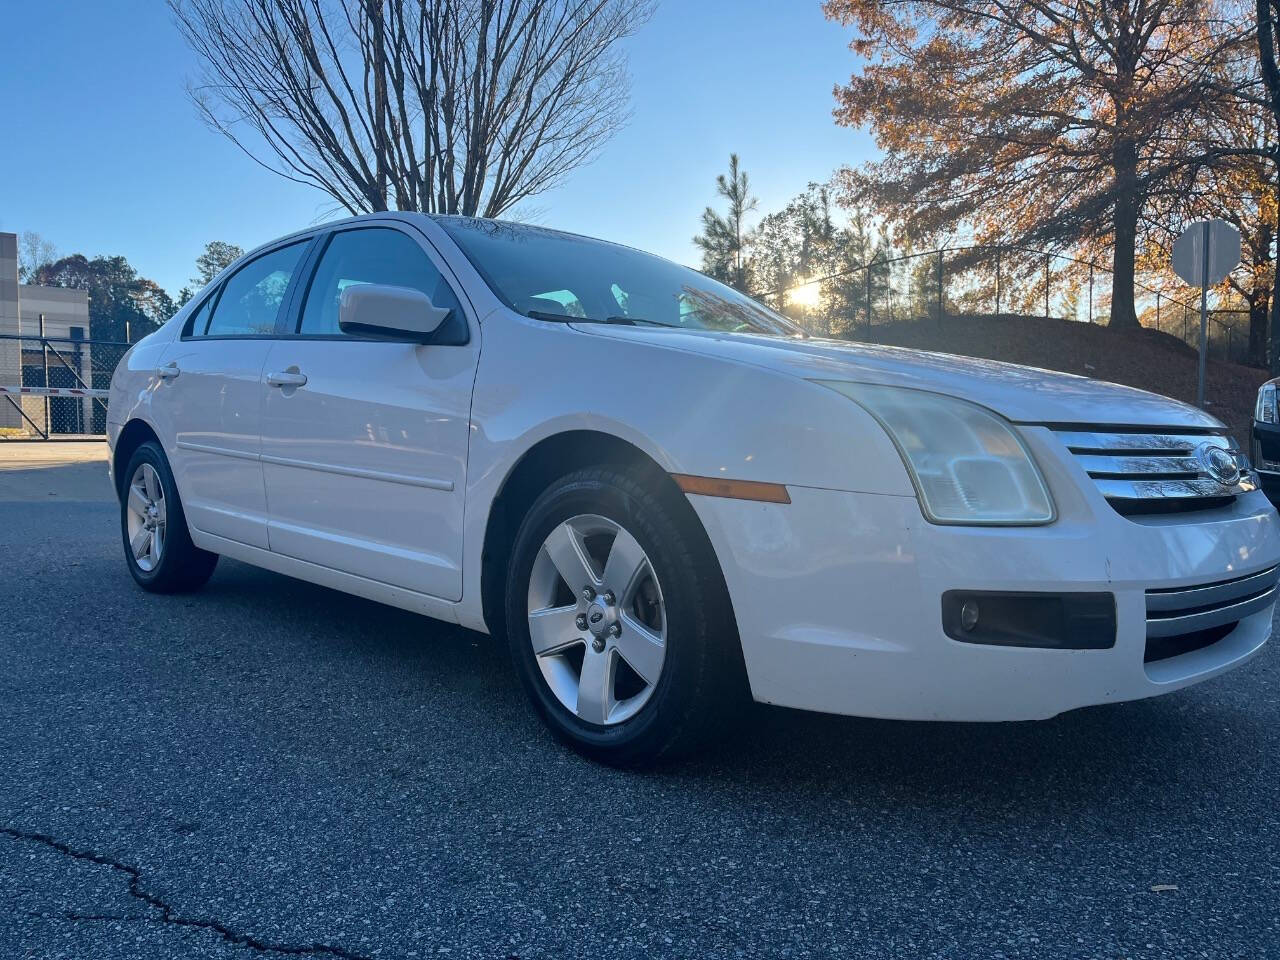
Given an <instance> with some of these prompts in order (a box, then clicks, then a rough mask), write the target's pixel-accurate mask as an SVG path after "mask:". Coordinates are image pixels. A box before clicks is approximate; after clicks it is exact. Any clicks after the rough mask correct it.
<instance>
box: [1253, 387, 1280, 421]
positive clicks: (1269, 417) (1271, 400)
mask: <svg viewBox="0 0 1280 960" xmlns="http://www.w3.org/2000/svg"><path fill="white" fill-rule="evenodd" d="M1253 419H1255V420H1257V421H1258V422H1259V423H1275V422H1276V385H1275V384H1274V383H1264V384H1263V385H1262V386H1261V387H1259V388H1258V403H1257V405H1256V406H1255V407H1254V408H1253Z"/></svg>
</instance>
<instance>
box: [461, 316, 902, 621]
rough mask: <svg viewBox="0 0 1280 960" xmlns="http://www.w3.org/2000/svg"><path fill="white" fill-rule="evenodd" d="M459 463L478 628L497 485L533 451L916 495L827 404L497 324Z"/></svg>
mask: <svg viewBox="0 0 1280 960" xmlns="http://www.w3.org/2000/svg"><path fill="white" fill-rule="evenodd" d="M486 328H487V330H486V337H485V349H484V353H483V354H482V356H481V359H480V364H479V369H478V371H477V375H476V385H475V393H474V399H473V403H472V431H471V441H470V449H469V451H468V471H467V472H468V479H467V497H466V517H465V521H464V527H465V539H466V543H465V547H464V551H463V552H464V556H465V557H466V562H465V571H464V583H465V586H464V591H463V595H464V600H463V605H464V608H465V609H464V610H463V611H461V614H460V616H461V619H463V622H464V623H467V624H468V625H471V626H480V627H482V626H483V616H482V613H481V611H480V605H481V600H480V582H481V557H482V553H483V546H484V537H485V531H486V528H487V526H488V521H489V513H490V510H491V508H492V505H493V503H494V500H495V499H496V498H497V496H498V494H499V492H500V491H501V489H502V486H503V484H504V483H505V481H506V478H507V477H508V476H509V475H510V473H511V471H512V470H513V469H514V468H515V466H516V465H517V464H518V463H519V461H520V459H521V458H522V457H523V456H524V455H525V454H526V453H527V452H528V451H529V450H530V449H532V448H533V447H534V446H535V445H536V444H538V443H539V442H540V441H542V440H545V439H547V438H548V437H551V436H554V435H556V434H560V433H565V432H568V431H576V430H589V431H595V432H600V433H605V434H609V435H611V436H614V437H617V438H619V439H621V440H624V441H626V442H627V443H630V444H631V445H632V446H634V447H636V448H637V449H639V450H641V451H642V452H644V453H645V454H646V455H647V456H649V457H650V458H651V459H653V460H654V461H655V462H656V463H657V464H658V465H659V466H661V467H662V469H664V470H666V471H668V472H670V473H682V474H691V475H694V476H705V477H717V478H723V479H734V480H749V481H757V482H764V483H780V484H785V485H788V486H800V487H814V488H822V489H830V490H847V491H856V492H863V493H880V494H893V495H899V496H903V495H905V496H914V491H913V487H912V485H911V481H910V478H909V477H908V476H907V473H906V469H905V468H904V467H903V465H902V460H901V458H900V457H899V456H898V453H897V451H896V449H895V448H894V446H893V444H892V443H891V442H890V440H889V438H888V436H887V435H886V434H885V433H884V430H883V429H882V428H881V427H880V425H879V424H878V423H877V422H876V421H875V420H874V419H873V418H872V417H871V416H870V415H869V414H868V413H867V412H866V411H865V410H863V409H862V408H861V407H860V406H858V405H857V404H855V403H853V402H852V401H850V400H848V399H846V398H845V397H843V396H841V395H840V394H837V393H836V392H835V391H833V390H830V389H828V388H826V387H823V386H819V385H818V384H815V383H812V382H809V381H806V380H803V379H799V378H796V377H793V376H791V375H788V374H785V373H781V372H778V371H774V370H770V369H767V368H764V367H759V366H755V365H753V364H750V363H744V362H741V361H737V360H729V359H725V358H720V357H714V356H706V355H703V354H697V353H693V352H690V351H685V350H681V349H678V348H674V347H672V346H670V345H668V344H664V342H663V334H662V332H661V331H654V334H653V336H652V337H651V338H646V339H643V340H641V339H639V338H636V339H629V340H625V341H622V340H617V339H613V338H608V337H600V336H595V335H592V334H591V333H589V332H586V331H583V330H578V329H575V328H573V327H571V326H568V325H566V324H561V323H553V322H546V321H538V320H531V319H528V318H525V317H522V316H519V315H517V314H514V313H510V312H507V311H503V312H499V313H497V314H495V315H492V316H490V317H488V318H487V319H486Z"/></svg>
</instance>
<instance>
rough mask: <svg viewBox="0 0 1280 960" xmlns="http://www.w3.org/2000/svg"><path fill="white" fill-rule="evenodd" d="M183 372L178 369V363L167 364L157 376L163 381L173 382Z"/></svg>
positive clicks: (158, 371) (157, 372)
mask: <svg viewBox="0 0 1280 960" xmlns="http://www.w3.org/2000/svg"><path fill="white" fill-rule="evenodd" d="M181 372H182V371H181V370H179V369H178V365H177V364H176V363H172V362H170V363H166V364H165V365H164V366H163V367H161V368H160V369H159V370H157V371H156V376H157V377H159V378H160V379H161V380H173V379H174V378H175V377H177V376H178V374H180V373H181Z"/></svg>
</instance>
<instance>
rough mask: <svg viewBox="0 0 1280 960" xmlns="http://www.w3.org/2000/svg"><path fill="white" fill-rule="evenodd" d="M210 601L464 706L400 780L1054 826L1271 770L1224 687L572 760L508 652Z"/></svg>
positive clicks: (227, 576) (275, 597)
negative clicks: (1014, 818)
mask: <svg viewBox="0 0 1280 960" xmlns="http://www.w3.org/2000/svg"><path fill="white" fill-rule="evenodd" d="M197 596H198V597H200V598H202V599H200V601H199V602H200V603H216V604H218V605H219V606H224V605H227V604H231V605H236V606H239V605H243V606H244V607H245V608H246V612H250V611H252V612H253V613H254V616H255V617H257V618H259V619H260V621H261V623H262V628H263V630H264V631H265V632H268V633H270V632H276V631H280V632H282V633H285V634H288V635H291V636H295V637H298V638H299V640H300V643H301V644H302V646H301V647H299V648H298V649H300V650H305V651H307V655H308V656H315V657H319V658H327V659H331V660H335V661H336V667H335V669H339V670H344V671H350V670H352V669H353V668H355V667H356V666H357V665H358V666H359V668H360V670H361V671H363V675H364V676H365V677H366V678H368V679H367V681H366V682H367V683H368V684H369V685H371V689H370V690H368V691H365V695H368V696H374V695H377V694H378V689H377V688H379V687H385V688H390V687H391V686H393V685H394V684H393V683H392V681H395V684H399V686H397V687H396V689H398V690H400V691H402V695H403V696H404V697H405V700H406V704H409V703H412V702H413V700H414V699H415V698H416V697H418V696H419V695H422V696H431V695H438V694H441V693H445V692H447V693H450V694H461V696H457V697H455V698H454V699H452V700H450V702H449V708H450V710H451V711H453V712H454V716H452V717H451V718H450V725H452V724H459V725H471V726H472V730H471V735H469V736H467V737H461V736H459V737H458V738H457V739H456V740H454V741H452V742H450V743H448V744H446V745H444V746H443V747H442V746H441V744H440V743H438V742H436V743H427V742H426V741H416V742H414V743H411V744H410V743H406V744H404V745H402V748H401V749H400V750H399V751H398V753H399V754H400V758H399V761H398V765H397V766H396V769H397V770H399V771H400V775H403V771H404V769H405V768H406V767H409V768H411V767H413V766H415V765H417V764H425V763H427V762H428V761H429V759H430V756H429V752H430V751H431V750H434V749H449V750H454V751H463V752H464V753H465V752H466V751H475V754H474V759H475V761H476V762H477V763H483V764H491V763H492V762H493V757H494V751H499V752H502V751H507V752H510V751H511V750H513V749H516V750H518V751H519V753H520V756H519V757H518V758H517V759H518V762H520V763H530V762H548V763H553V764H556V765H557V767H558V768H559V769H560V770H561V771H562V772H565V773H567V774H569V775H576V776H578V777H580V778H581V780H582V781H583V782H584V783H599V782H601V781H602V780H603V781H611V780H613V779H614V778H633V779H636V780H637V781H642V782H644V783H646V784H647V785H648V786H649V787H650V788H654V789H659V790H661V791H664V792H665V791H670V790H676V791H678V790H682V789H684V788H685V787H686V786H688V785H690V784H696V785H698V786H699V788H700V789H701V790H702V791H703V792H706V791H710V792H711V793H715V792H717V791H718V792H722V793H723V794H724V795H725V796H726V797H731V796H733V795H736V794H737V793H739V792H740V791H741V790H742V789H743V788H744V787H748V788H749V789H750V790H751V791H752V793H753V795H754V796H755V797H757V798H761V797H765V798H770V797H771V798H774V799H777V800H778V801H780V802H783V803H788V802H800V803H803V802H818V801H821V802H829V803H838V802H848V803H872V804H893V805H896V806H899V807H911V808H916V809H920V808H945V809H948V810H965V809H968V810H978V809H985V810H987V811H997V810H1003V811H1005V812H1006V813H1010V812H1014V811H1020V812H1022V813H1033V814H1034V815H1036V816H1049V815H1052V812H1053V811H1065V810H1068V809H1069V810H1071V811H1072V812H1073V814H1074V813H1078V812H1080V811H1081V810H1087V809H1090V808H1101V807H1107V808H1110V809H1115V806H1116V804H1123V803H1124V802H1125V801H1126V798H1131V799H1133V800H1134V801H1135V802H1139V803H1142V802H1146V800H1147V799H1148V798H1150V797H1155V796H1158V797H1164V798H1169V797H1175V796H1178V795H1180V794H1182V795H1189V794H1196V795H1198V794H1200V793H1202V792H1203V790H1204V787H1205V784H1204V780H1203V777H1204V770H1206V769H1209V768H1217V769H1222V768H1224V767H1228V768H1229V767H1230V766H1231V765H1232V764H1235V763H1241V764H1244V763H1256V744H1257V742H1258V740H1259V739H1260V738H1261V733H1259V734H1258V735H1257V736H1254V735H1252V734H1251V732H1250V728H1251V727H1254V726H1257V725H1259V724H1261V723H1263V721H1264V718H1262V717H1259V716H1258V715H1257V713H1256V712H1255V711H1251V710H1245V709H1244V708H1243V706H1242V705H1241V704H1242V701H1241V700H1240V699H1238V698H1232V697H1217V696H1214V694H1213V691H1214V690H1215V688H1216V685H1217V684H1223V683H1231V682H1233V681H1232V680H1230V679H1226V680H1218V681H1216V682H1212V683H1210V684H1208V685H1206V686H1203V687H1198V688H1194V689H1192V690H1187V691H1182V692H1179V693H1175V694H1173V695H1171V696H1168V697H1161V698H1157V699H1153V700H1145V701H1137V702H1134V703H1127V704H1112V705H1105V706H1099V707H1090V708H1085V709H1082V710H1076V711H1072V712H1070V713H1066V714H1063V715H1061V716H1059V717H1055V718H1053V719H1050V720H1044V721H1035V722H1025V723H989V724H988V723H982V724H961V723H924V722H904V721H888V720H871V719H859V718H852V717H839V716H830V715H823V714H813V713H806V712H802V711H796V710H788V709H783V708H779V707H769V706H764V705H759V704H755V705H749V706H746V707H745V708H744V709H743V710H742V712H741V714H740V716H738V717H737V718H736V719H735V722H734V724H733V727H732V729H731V730H730V732H729V733H728V735H727V736H725V737H724V738H722V739H721V740H719V741H717V742H714V743H713V744H711V745H710V746H708V747H707V748H705V749H704V750H703V751H701V752H699V753H698V754H696V755H694V756H691V757H688V758H685V759H681V760H678V761H672V762H668V763H664V764H661V765H659V766H657V767H656V768H652V769H649V770H642V771H615V770H611V769H609V768H606V767H601V766H599V765H597V764H593V763H590V762H589V761H586V760H582V759H581V758H577V757H574V756H572V755H571V754H568V753H567V752H566V750H565V748H564V747H562V746H560V745H558V744H557V743H555V742H554V741H553V739H552V738H551V737H550V736H549V735H548V734H546V732H545V731H544V730H543V729H542V728H541V725H540V724H539V722H538V720H537V719H536V718H535V717H534V715H533V713H532V711H531V710H530V709H528V708H527V707H526V706H525V704H524V694H523V692H522V691H521V690H520V687H519V684H518V682H517V680H516V678H515V676H514V673H513V671H512V669H511V665H510V660H509V657H508V654H507V650H506V645H505V643H504V642H498V641H495V640H494V639H493V638H490V637H487V636H484V635H482V634H479V633H476V632H473V631H469V630H465V629H462V628H460V627H457V626H450V625H446V624H442V623H439V622H437V621H434V620H430V619H428V618H425V617H421V616H418V615H416V614H412V613H409V612H406V611H401V610H397V609H394V608H391V607H387V606H384V605H382V604H378V603H374V602H372V601H366V600H361V599H359V598H355V597H350V596H347V595H345V594H342V593H339V592H337V591H334V590H329V589H326V588H324V587H319V586H315V585H313V584H310V583H306V582H303V581H299V580H293V579H291V578H288V577H283V576H278V575H275V574H270V573H266V572H264V571H260V570H256V569H253V568H251V567H247V566H244V565H241V564H235V563H224V564H223V566H222V567H220V568H219V572H218V573H217V574H216V575H215V577H214V580H213V581H212V582H211V583H210V585H209V587H208V588H206V591H205V593H203V594H200V595H197ZM1246 669H1249V668H1246ZM1237 682H1239V681H1237ZM1224 730H1230V731H1231V732H1230V735H1229V736H1228V735H1223V733H1222V731H1224ZM476 731H479V733H476ZM351 735H352V736H361V733H360V732H359V731H358V730H356V731H352V734H351ZM516 744H518V746H516ZM574 771H576V774H575V773H574Z"/></svg>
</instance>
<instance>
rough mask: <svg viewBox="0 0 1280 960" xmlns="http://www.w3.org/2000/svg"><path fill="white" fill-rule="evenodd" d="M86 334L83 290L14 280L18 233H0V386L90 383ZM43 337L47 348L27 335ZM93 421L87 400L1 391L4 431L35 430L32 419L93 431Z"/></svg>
mask: <svg viewBox="0 0 1280 960" xmlns="http://www.w3.org/2000/svg"><path fill="white" fill-rule="evenodd" d="M89 335H90V331H89V293H88V291H87V290H73V289H69V288H66V287H41V286H36V285H34V284H29V283H19V282H18V237H17V235H16V234H12V233H0V386H5V387H19V386H27V387H39V386H54V387H78V386H82V385H84V384H89V385H92V384H93V377H92V373H91V371H92V363H91V359H90V354H89V350H90V346H89V344H87V343H84V344H81V341H86V340H88V339H89ZM42 336H43V337H45V338H48V348H47V349H46V347H45V345H44V344H43V343H42V342H41V340H40V339H30V338H40V337H42ZM19 337H22V338H24V339H17V338H19ZM53 351H57V352H56V353H54V352H53ZM81 381H83V383H82V382H81ZM99 406H100V405H99ZM19 407H21V412H19V409H18V408H19ZM24 414H25V416H24ZM97 419H101V416H100V415H99V416H98V417H97ZM94 421H95V411H94V402H93V401H92V400H79V399H74V398H63V397H54V398H45V397H23V398H21V399H17V398H13V399H9V398H6V397H4V396H3V395H0V431H4V432H6V433H17V434H19V435H26V434H30V435H38V433H37V431H36V430H35V429H34V428H33V424H34V425H36V426H38V427H39V430H41V431H49V430H50V429H51V430H52V431H53V432H55V433H94V432H97V431H96V430H95V422H94Z"/></svg>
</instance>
